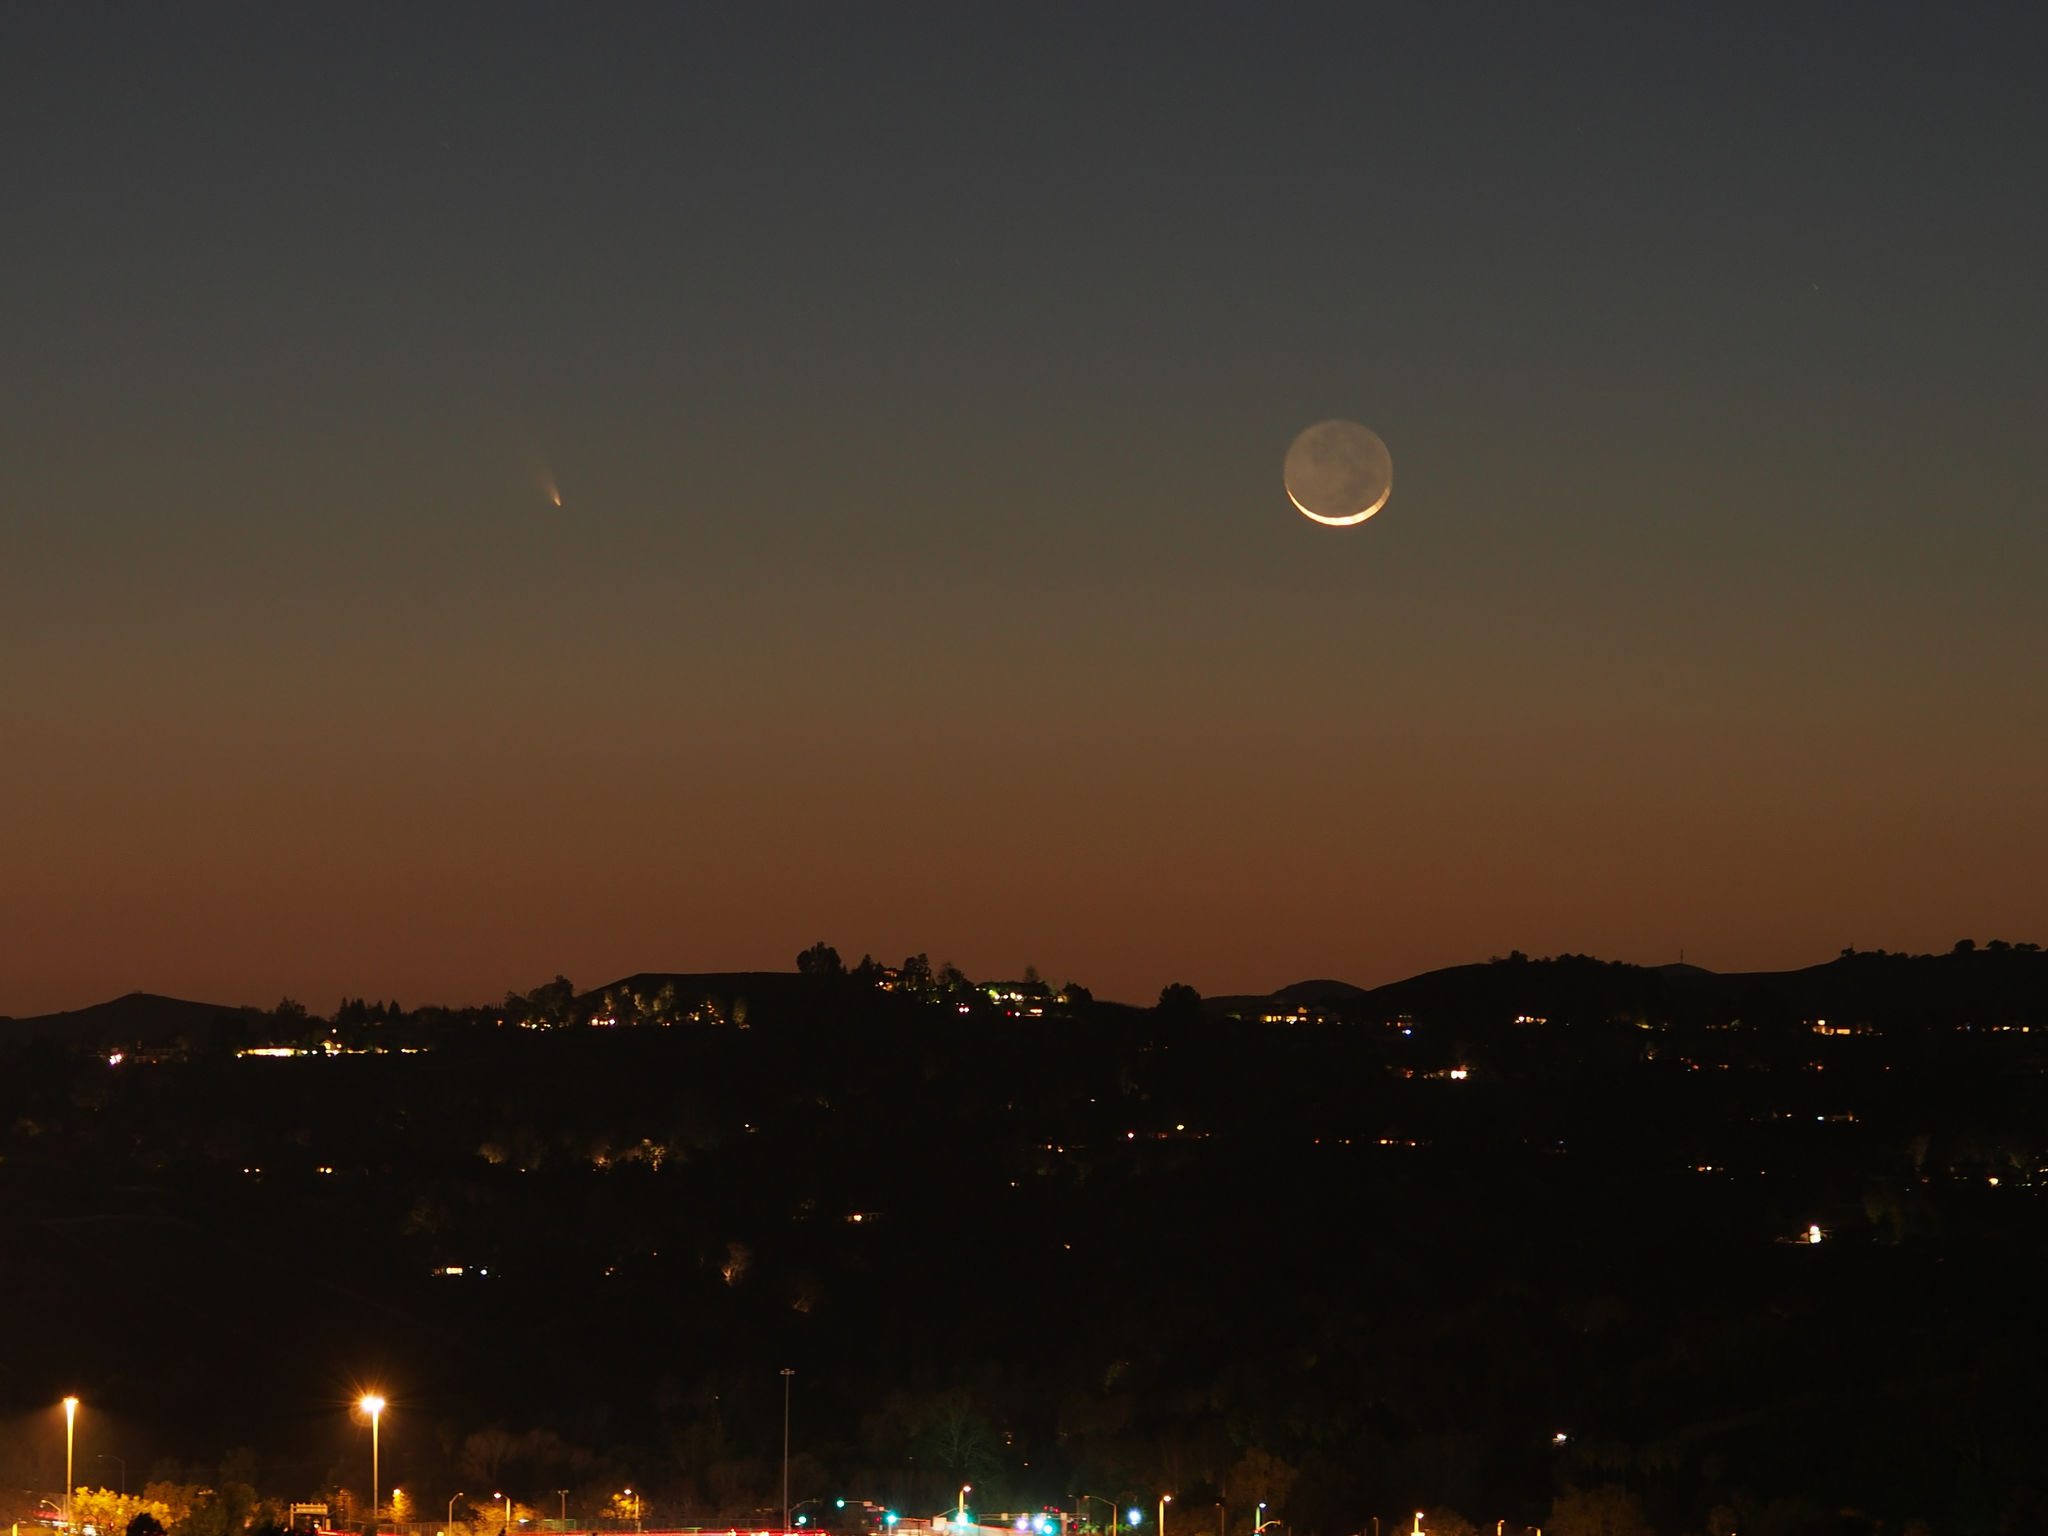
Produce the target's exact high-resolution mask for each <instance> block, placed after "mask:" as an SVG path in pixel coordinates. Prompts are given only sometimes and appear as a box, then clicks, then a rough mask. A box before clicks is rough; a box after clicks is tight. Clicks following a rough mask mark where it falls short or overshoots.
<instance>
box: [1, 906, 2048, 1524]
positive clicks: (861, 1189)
mask: <svg viewBox="0 0 2048 1536" xmlns="http://www.w3.org/2000/svg"><path fill="white" fill-rule="evenodd" d="M0 1212H5V1215H6V1227H5V1231H6V1236H7V1241H6V1242H4V1243H0V1307H4V1309H5V1314H6V1315H7V1316H8V1317H10V1318H12V1319H14V1320H15V1321H16V1324H17V1326H16V1327H15V1328H14V1329H13V1330H12V1332H11V1333H10V1335H9V1345H8V1349H7V1350H6V1351H5V1352H4V1358H0V1461H5V1462H6V1463H7V1465H8V1466H10V1467H11V1468H12V1469H13V1476H12V1477H11V1480H9V1481H8V1483H7V1486H8V1487H10V1488H13V1489H16V1490H22V1492H20V1494H19V1497H18V1499H17V1502H20V1503H21V1505H22V1512H21V1515H20V1518H22V1519H23V1520H24V1521H29V1520H33V1519H35V1518H36V1515H35V1511H36V1510H37V1509H38V1508H40V1507H41V1505H39V1503H38V1502H37V1501H38V1500H40V1499H47V1498H48V1497H49V1496H50V1494H51V1492H52V1490H53V1489H56V1488H57V1486H58V1484H59V1483H61V1479H62V1472H61V1467H62V1448H63V1439H62V1422H61V1418H53V1417H52V1414H53V1412H54V1410H53V1408H52V1406H51V1405H52V1404H54V1403H55V1402H56V1401H57V1400H58V1399H59V1398H60V1397H61V1396H63V1395H64V1394H65V1393H72V1392H75V1393H77V1394H78V1395H79V1397H80V1398H81V1399H82V1400H83V1402H84V1403H85V1405H86V1406H85V1408H84V1409H83V1410H82V1412H81V1418H80V1434H81V1435H82V1436H83V1437H85V1438H84V1440H83V1449H82V1450H81V1454H82V1455H84V1454H90V1455H92V1456H96V1457H97V1456H100V1455H102V1453H105V1454H106V1455H108V1456H111V1457H114V1458H121V1459H125V1462H126V1465H127V1467H128V1468H129V1469H131V1476H130V1478H129V1481H130V1482H131V1484H139V1483H140V1481H141V1479H140V1478H139V1477H138V1476H136V1475H133V1474H135V1473H139V1472H140V1471H141V1469H144V1468H149V1467H153V1466H156V1465H158V1464H159V1463H163V1464H166V1465H169V1466H171V1467H173V1469H174V1470H175V1473H176V1475H175V1476H171V1474H170V1473H165V1474H162V1475H163V1476H169V1477H171V1480H172V1481H174V1482H179V1483H189V1484H192V1485H194V1486H199V1485H205V1486H210V1487H218V1488H226V1487H228V1486H229V1483H230V1482H232V1483H233V1484H234V1485H235V1486H237V1487H240V1486H242V1485H245V1484H246V1485H247V1486H248V1487H249V1488H250V1489H251V1490H253V1493H254V1495H255V1496H256V1497H259V1498H260V1499H262V1500H265V1501H275V1502H277V1507H279V1508H283V1507H285V1504H286V1503H288V1502H291V1501H300V1500H309V1501H313V1502H318V1503H326V1504H328V1505H329V1506H330V1507H331V1508H337V1509H338V1508H346V1507H350V1506H351V1501H352V1500H360V1498H361V1493H362V1487H363V1478H364V1477H365V1476H367V1466H366V1461H365V1452H366V1448H365V1444H364V1441H363V1438H362V1437H363V1434H364V1428H363V1426H362V1425H360V1424H357V1423H353V1422H351V1420H350V1418H349V1415H348V1413H347V1412H346V1410H345V1408H344V1406H343V1405H345V1404H346V1403H348V1402H350V1401H353V1400H354V1398H355V1397H356V1396H358V1395H360V1393H361V1392H363V1391H365V1390H368V1389H369V1388H371V1387H374V1388H376V1389H377V1390H378V1391H379V1392H380V1393H381V1394H382V1395H384V1396H386V1397H387V1398H388V1399H389V1403H390V1407H389V1408H388V1410H387V1411H386V1412H385V1415H384V1418H383V1421H382V1425H381V1435H382V1440H381V1446H382V1452H381V1454H382V1455H383V1457H384V1458H385V1459H384V1462H383V1468H384V1471H385V1476H386V1482H387V1484H388V1485H389V1486H390V1487H393V1488H402V1490H403V1494H404V1498H405V1500H406V1501H407V1502H408V1503H409V1504H410V1503H416V1504H417V1507H418V1508H419V1509H421V1510H424V1511H426V1512H427V1513H428V1514H429V1515H431V1516H433V1520H431V1521H429V1522H427V1523H426V1524H424V1525H421V1526H419V1527H417V1530H419V1531H429V1530H432V1529H437V1528H438V1526H439V1523H440V1521H441V1518H442V1517H441V1513H440V1512H441V1510H442V1509H443V1508H444V1507H446V1508H449V1509H453V1508H454V1505H453V1504H446V1505H445V1506H444V1501H448V1500H451V1499H458V1498H461V1497H464V1496H467V1497H469V1498H470V1499H471V1501H472V1502H475V1501H476V1499H477V1498H478V1495H477V1490H479V1489H482V1490H497V1492H495V1493H493V1494H492V1495H491V1497H493V1498H503V1499H504V1500H506V1501H507V1502H506V1506H505V1507H506V1509H507V1512H508V1513H510V1512H511V1510H512V1509H513V1508H514V1507H515V1505H516V1508H517V1509H518V1510H520V1511H527V1510H533V1511H538V1515H537V1516H536V1518H544V1517H548V1516H549V1515H550V1512H551V1511H555V1510H557V1509H564V1508H566V1510H567V1513H568V1516H569V1517H570V1518H571V1519H572V1520H574V1519H577V1518H583V1516H582V1515H581V1514H580V1513H579V1512H581V1511H588V1510H598V1509H606V1510H613V1511H614V1512H613V1513H612V1514H611V1515H610V1516H609V1518H611V1519H612V1520H613V1521H614V1523H615V1524H616V1523H617V1522H618V1521H620V1520H626V1521H627V1525H644V1526H645V1527H646V1528H647V1529H650V1530H652V1529H655V1528H657V1527H659V1528H667V1529H672V1528H675V1527H679V1526H698V1527H703V1528H706V1529H720V1530H722V1529H734V1528H737V1529H746V1530H758V1529H762V1528H763V1527H764V1526H765V1525H768V1524H774V1523H779V1520H780V1512H781V1500H782V1489H781V1478H780V1473H781V1450H782V1444H783V1441H782V1434H783V1423H784V1421H783V1416H782V1415H783V1401H784V1400H783V1392H784V1389H785V1385H787V1386H788V1388H789V1390H790V1392H791V1403H792V1407H791V1415H792V1417H791V1420H790V1423H791V1426H792V1428H791V1434H792V1446H793V1457H794V1459H793V1461H792V1464H791V1472H790V1479H791V1488H790V1496H791V1498H792V1499H793V1500H812V1501H815V1500H825V1501H827V1503H826V1504H824V1505H811V1506H805V1505H800V1506H799V1507H816V1508H826V1507H829V1508H833V1509H837V1508H838V1507H839V1506H838V1504H837V1500H838V1499H839V1498H845V1499H846V1500H847V1501H848V1503H847V1507H848V1508H849V1509H851V1508H855V1507H858V1508H861V1509H867V1508H868V1507H869V1503H872V1505H873V1506H874V1507H876V1508H881V1509H885V1510H888V1511H892V1512H896V1513H899V1514H900V1515H902V1517H903V1519H904V1520H905V1521H906V1522H909V1521H911V1520H914V1519H922V1518H928V1517H930V1516H933V1515H935V1514H939V1513H948V1512H951V1511H953V1510H955V1509H956V1508H958V1507H959V1504H960V1502H961V1501H962V1500H963V1499H971V1500H972V1501H973V1505H974V1508H973V1510H972V1511H971V1513H972V1515H973V1517H974V1518H975V1519H977V1520H981V1521H982V1522H983V1523H987V1520H988V1519H991V1518H993V1514H992V1512H995V1511H1009V1512H1011V1513H1012V1514H1013V1515H1014V1514H1017V1513H1018V1512H1021V1514H1022V1515H1023V1516H1030V1517H1033V1518H1035V1516H1036V1515H1038V1514H1043V1513H1045V1512H1046V1511H1048V1510H1051V1509H1062V1510H1068V1511H1075V1510H1077V1508H1078V1507H1079V1504H1080V1498H1081V1496H1082V1495H1084V1494H1085V1495H1087V1496H1088V1500H1089V1501H1090V1502H1089V1504H1088V1509H1089V1512H1090V1513H1091V1515H1093V1516H1097V1517H1099V1516H1101V1515H1102V1513H1103V1511H1104V1510H1105V1509H1106V1510H1108V1511H1109V1513H1110V1515H1111V1516H1112V1517H1113V1518H1114V1519H1115V1520H1116V1521H1117V1523H1118V1524H1119V1526H1120V1527H1123V1528H1124V1536H1158V1533H1156V1532H1153V1531H1151V1530H1149V1529H1140V1528H1138V1527H1140V1526H1144V1525H1145V1524H1146V1523H1147V1522H1156V1520H1157V1511H1158V1510H1160V1509H1161V1508H1166V1509H1167V1510H1168V1512H1169V1527H1170V1529H1172V1530H1173V1531H1174V1536H1197V1533H1202V1532H1207V1531H1209V1530H1212V1529H1219V1530H1220V1531H1221V1532H1222V1536H1250V1529H1251V1524H1252V1521H1253V1519H1254V1518H1255V1517H1256V1516H1257V1515H1259V1513H1260V1512H1261V1509H1262V1508H1263V1514H1264V1517H1265V1518H1267V1519H1284V1521H1285V1522H1286V1530H1287V1532H1288V1536H1356V1533H1358V1532H1361V1531H1365V1530H1370V1529H1373V1528H1374V1522H1378V1523H1379V1528H1380V1529H1382V1531H1383V1532H1385V1533H1387V1536H1392V1533H1397V1532H1405V1531H1408V1530H1409V1529H1410V1527H1411V1523H1412V1522H1413V1521H1414V1520H1415V1518H1416V1517H1415V1511H1417V1510H1422V1511H1425V1517H1424V1525H1423V1529H1424V1530H1425V1531H1426V1532H1428V1533H1430V1536H1471V1533H1472V1532H1473V1531H1474V1530H1478V1531H1485V1530H1489V1529H1492V1530H1500V1531H1504V1530H1506V1529H1507V1528H1508V1527H1510V1526H1512V1527H1513V1531H1514V1533H1515V1536H1526V1533H1527V1532H1529V1531H1530V1530H1532V1529H1534V1528H1536V1527H1541V1528H1542V1530H1543V1531H1544V1532H1545V1533H1546V1536H1648V1533H1652V1532H1655V1533H1662V1536H1687V1533H1695V1532H1707V1533H1713V1536H1727V1533H1728V1532H1731V1531H1742V1532H1747V1533H1750V1536H1879V1533H1880V1532H1884V1533H1897V1532H1904V1531H1909V1530H1911V1529H1912V1528H1913V1523H1914V1522H1925V1523H1926V1527H1927V1529H1928V1530H1930V1531H1933V1532H1939V1533H1943V1536H1947V1533H1950V1532H1955V1533H1959V1536H1973V1533H1982V1536H1998V1533H2002V1532H2012V1533H2015V1536H2018V1533H2023V1532H2039V1531H2041V1530H2043V1529H2044V1528H2048V1519H2044V1517H2048V1494H2044V1493H2043V1489H2044V1483H2043V1481H2042V1478H2041V1472H2040V1467H2041V1456H2040V1448H2041V1446H2043V1445H2044V1444H2048V1394H2044V1393H2043V1392H2042V1391H2041V1390H2040V1383H2041V1381H2042V1380H2043V1379H2044V1375H2048V1311H2044V1309H2043V1308H2042V1306H2041V1304H2040V1297H2039V1288H2040V1276H2041V1275H2043V1274H2044V1273H2048V955H2044V954H2042V953H2041V952H2040V951H2039V950H2038V949H2036V948H2035V947H2033V946H2031V945H2005V944H1989V945H1985V946H1983V947H1981V948H1979V947H1977V946H1974V945H1963V946H1958V947H1957V948H1956V949H1955V950H1954V951H1952V952H1950V953H1947V954H1941V955H1932V956H1929V955H1920V956H1907V955H1890V954H1884V953H1844V954H1843V955H1841V956H1840V957H1839V958H1837V959H1835V960H1832V961H1830V962H1828V963H1827V964H1824V965H1818V966H1813V967H1810V968H1808V969H1804V970H1798V971H1787V972H1774V973H1759V974H1743V975H1717V974H1713V973H1710V972H1707V971H1704V970H1700V969H1698V968H1696V967H1686V966H1667V967H1659V968H1645V967H1639V966H1628V965H1618V964H1608V963H1603V962H1600V961H1597V960H1593V959H1589V958H1586V957H1582V956H1561V957H1558V958H1555V959H1549V960H1530V959H1528V958H1526V957H1523V956H1521V955H1511V956H1509V957H1507V958H1506V959H1503V960H1496V961H1492V962H1489V963H1486V964H1480V965H1469V966H1459V967H1454V968H1451V969H1448V970H1442V971H1434V972H1431V973H1429V974H1427V975H1422V976H1416V977H1412V978H1410V979H1408V980H1405V981H1401V982H1396V983H1394V984H1392V985H1389V986H1384V987H1378V988H1372V989H1364V988H1359V987H1353V986H1348V985H1346V984H1344V983H1341V982H1335V981H1309V982H1302V983H1298V984H1296V985H1294V986H1290V987H1286V988H1283V989H1282V990H1280V991H1278V992H1275V993H1272V994H1269V995H1265V996H1258V997H1231V998H1210V999H1206V1000H1205V999H1203V998H1201V997H1199V996H1197V995H1196V993H1195V992H1194V991H1193V990H1192V989H1191V988H1188V987H1185V986H1170V987H1168V988H1166V989H1165V990H1164V992H1163V993H1162V994H1161V996H1160V998H1159V1000H1158V1002H1157V1004H1156V1005H1154V1006H1151V1007H1143V1008H1140V1007H1132V1006H1127V1005H1123V1004H1117V1003H1110V1002H1099V1001H1096V1000H1095V999H1093V998H1092V997H1090V996H1089V994H1088V992H1087V989H1086V988H1084V987H1080V986H1077V985H1074V984H1071V983H1069V984H1067V985H1064V986H1060V985H1055V984H1053V983H1050V982H1047V981H1044V980H1042V979H1040V978H1039V977H1037V976H1035V975H1033V974H1030V973H1028V972H1027V974H1026V975H1025V976H1024V977H1022V978H1020V979H1018V980H1016V981H981V982H976V981H970V980H969V979H968V978H967V977H965V976H964V975H962V974H961V973H960V972H959V971H958V970H957V969H956V968H954V967H952V966H948V965H939V966H936V967H935V966H933V965H931V964H930V963H929V962H928V961H927V960H925V959H924V957H921V956H913V957H911V958H910V959H909V960H907V961H906V962H905V963H904V964H902V965H900V966H882V965H877V964H875V963H874V962H873V961H871V960H869V961H863V962H861V963H860V964H858V965H854V966H851V967H848V966H845V965H843V964H841V963H840V961H839V958H838V956H837V955H836V954H834V953H833V952H832V951H831V950H830V949H829V948H828V947H827V946H823V945H817V946H813V947H812V948H811V949H810V950H807V951H805V953H804V955H803V956H802V958H801V960H800V962H799V965H798V968H797V969H796V970H794V971H785V972H719V973H670V972H647V973H643V974H639V975H634V976H628V977H625V978H622V979H620V980H617V981H614V982H612V983H610V984H609V985H607V986H603V987H598V988H595V989H590V990H579V989H578V988H576V987H575V986H574V985H572V984H571V983H570V982H569V981H567V980H566V979H562V978H557V979H556V980H555V981H554V982H551V983H549V984H547V985H545V986H541V987H537V988H534V989H533V990H531V991H528V992H525V993H520V994H515V995H511V996H508V997H507V998H506V999H505V1001H504V1002H503V1003H502V1004H499V1005H497V1006H493V1007H486V1008H403V1007H400V1006H399V1005H398V1004H396V1003H393V1002H383V1001H379V1002H367V1001H364V1000H361V999H356V1000H352V1001H346V1002H344V1003H343V1004H342V1005H341V1006H340V1007H339V1008H337V1009H336V1010H335V1011H334V1013H333V1014H332V1015H330V1016H328V1017H324V1018H323V1017H319V1016H316V1015H314V1014H312V1013H310V1012H308V1011H307V1010H306V1009H304V1008H302V1007H299V1006H298V1005H297V1004H294V1003H291V1002H289V1001H287V1002H285V1003H283V1004H281V1005H280V1006H279V1007H277V1008H275V1009H271V1010H268V1011H258V1010H254V1009H246V1008H227V1007H216V1006H212V1005H207V1004H201V1003H191V1002H182V1001H179V1000H176V999H171V998H162V997H152V996H147V995H143V994H135V995H131V996H129V997H125V998H120V999H117V1000H116V1001H114V1002H111V1003H105V1004H101V1005H99V1006H97V1007H94V1008H86V1009H81V1010H78V1011H77V1012H74V1013H66V1014H54V1015H49V1016H46V1017H43V1018H36V1019H16V1020H5V1021H0ZM785 1368H787V1369H790V1370H793V1371H794V1372H795V1375H794V1376H793V1377H788V1378H785V1377H784V1376H782V1375H781V1374H780V1373H781V1371H782V1370H783V1369H785ZM195 1384H196V1385H195ZM199 1387H203V1390H200V1389H198V1388H199ZM10 1425H11V1426H12V1428H9V1427H8V1426H10ZM231 1453H232V1454H231ZM53 1457H54V1458H55V1460H54V1461H53V1460H52V1458H53ZM10 1458H11V1459H10ZM227 1461H232V1462H233V1464H234V1466H235V1468H236V1470H235V1472H234V1474H233V1476H232V1478H231V1479H228V1480H227V1481H223V1480H222V1479H224V1478H227V1477H228V1474H227V1473H226V1472H225V1471H221V1472H216V1471H215V1469H216V1468H220V1467H224V1466H225V1465H226V1462H227ZM100 1465H101V1466H102V1471H103V1470H104V1466H105V1465H106V1464H105V1463H101V1464H100ZM53 1467H54V1468H56V1469H57V1470H54V1471H53V1470H52V1469H53ZM158 1475H159V1474H157V1473H151V1477H152V1479H155V1478H157V1477H158ZM83 1476H85V1474H83V1473H81V1477H83ZM623 1488H630V1489H632V1490H633V1493H632V1501H631V1515H630V1519H627V1517H626V1516H621V1515H618V1514H617V1513H616V1510H615V1508H614V1506H615V1503H616V1500H617V1499H618V1497H619V1496H620V1495H619V1490H620V1489H623ZM967 1488H971V1489H972V1490H973V1492H972V1493H971V1494H968V1493H966V1492H964V1490H965V1489H967ZM464 1490H467V1494H466V1495H465V1494H464ZM1168 1493H1170V1494H1172V1496H1173V1500H1172V1503H1171V1504H1170V1505H1163V1504H1162V1503H1161V1496H1162V1495H1164V1494H1168ZM109 1497H112V1496H111V1495H109ZM863 1501H867V1502H863ZM51 1507H53V1508H54V1507H56V1506H54V1505H53V1506H51ZM265 1507H268V1505H267V1504H266V1506H265ZM1131 1510H1136V1511H1138V1514H1139V1519H1138V1521H1137V1522H1136V1525H1133V1524H1132V1523H1131V1521H1130V1515H1129V1511H1131ZM1183 1511H1185V1512H1186V1519H1187V1523H1186V1524H1185V1526H1182V1527H1174V1526H1173V1519H1174V1518H1175V1517H1177V1516H1179V1515H1180V1514H1181V1512H1183ZM0 1518H12V1516H10V1515H9V1514H8V1512H7V1511H6V1510H5V1509H0ZM253 1518H254V1517H253V1516H252V1519H253ZM520 1518H521V1519H522V1520H523V1519H524V1518H525V1516H524V1514H521V1516H520ZM1005 1518H1006V1519H1008V1518H1010V1517H1009V1516H1005ZM459 1523H460V1522H458V1524H459ZM251 1528H252V1529H255V1528H256V1526H254V1525H252V1527H251ZM619 1528H620V1529H624V1528H626V1526H620V1527H619ZM1032 1528H1033V1529H1035V1526H1033V1527H1032ZM408 1529H414V1528H413V1527H408ZM470 1529H479V1528H478V1527H474V1526H472V1527H470ZM481 1529H494V1528H493V1527H489V1526H488V1522H487V1521H486V1522H485V1525H484V1526H483V1527H481ZM193 1536H203V1533H200V1532H198V1528H197V1527H194V1528H193Z"/></svg>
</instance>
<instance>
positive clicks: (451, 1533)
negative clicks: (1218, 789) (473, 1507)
mask: <svg viewBox="0 0 2048 1536" xmlns="http://www.w3.org/2000/svg"><path fill="white" fill-rule="evenodd" d="M461 1497H462V1495H461V1493H460V1492H458V1493H456V1495H455V1498H451V1499H450V1500H449V1501H448V1527H449V1528H448V1530H447V1531H445V1532H444V1533H443V1536H455V1529H454V1528H455V1499H459V1498H461Z"/></svg>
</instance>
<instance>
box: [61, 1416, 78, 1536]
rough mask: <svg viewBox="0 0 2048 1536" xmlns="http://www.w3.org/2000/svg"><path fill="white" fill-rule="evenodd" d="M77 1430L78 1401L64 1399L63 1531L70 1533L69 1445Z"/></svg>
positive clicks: (67, 1534)
mask: <svg viewBox="0 0 2048 1536" xmlns="http://www.w3.org/2000/svg"><path fill="white" fill-rule="evenodd" d="M77 1428H78V1399H77V1398H75V1397H67V1398H65V1399H64V1531H65V1536H70V1532H71V1498H72V1490H71V1445H72V1440H73V1437H74V1434H75V1432H76V1430H77Z"/></svg>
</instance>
